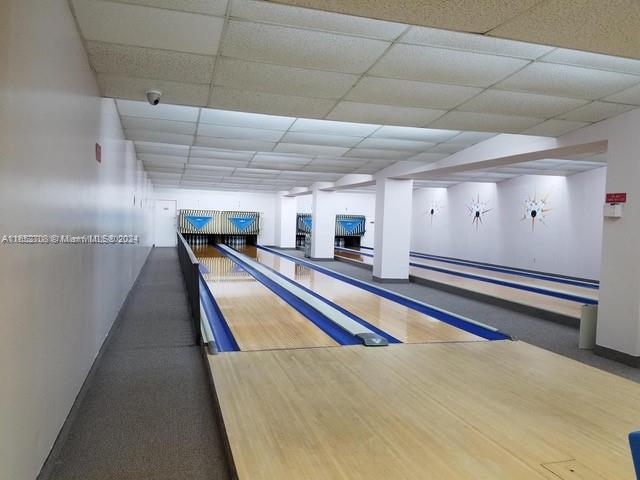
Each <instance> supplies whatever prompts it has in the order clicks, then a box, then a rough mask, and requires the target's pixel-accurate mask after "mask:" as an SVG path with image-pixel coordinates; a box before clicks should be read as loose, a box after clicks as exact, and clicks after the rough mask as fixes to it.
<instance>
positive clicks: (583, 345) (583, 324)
mask: <svg viewBox="0 0 640 480" xmlns="http://www.w3.org/2000/svg"><path fill="white" fill-rule="evenodd" d="M597 326H598V305H583V306H582V311H581V312H580V340H579V342H578V348H580V349H583V350H593V348H594V347H595V346H596V329H597Z"/></svg>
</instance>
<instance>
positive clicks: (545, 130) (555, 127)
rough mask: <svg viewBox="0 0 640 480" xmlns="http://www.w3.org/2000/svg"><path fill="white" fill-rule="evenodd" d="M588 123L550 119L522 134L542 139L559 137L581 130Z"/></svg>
mask: <svg viewBox="0 0 640 480" xmlns="http://www.w3.org/2000/svg"><path fill="white" fill-rule="evenodd" d="M586 125H589V124H588V123H583V122H568V121H566V120H556V119H551V120H547V121H545V122H542V123H540V124H538V125H535V126H533V127H531V128H528V129H527V130H525V131H523V132H522V133H523V134H525V135H540V136H543V137H559V136H560V135H563V134H565V133H568V132H571V131H573V130H577V129H578V128H582V127H584V126H586Z"/></svg>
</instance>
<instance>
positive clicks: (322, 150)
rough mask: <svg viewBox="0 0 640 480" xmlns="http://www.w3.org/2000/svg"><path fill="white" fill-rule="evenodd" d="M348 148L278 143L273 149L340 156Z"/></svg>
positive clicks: (275, 150) (276, 150) (304, 153)
mask: <svg viewBox="0 0 640 480" xmlns="http://www.w3.org/2000/svg"><path fill="white" fill-rule="evenodd" d="M348 150H349V149H348V148H345V147H330V146H326V145H303V144H298V143H279V144H278V145H277V147H276V148H275V149H274V150H273V151H274V152H280V153H300V154H302V155H314V156H315V155H329V156H338V157H339V156H340V155H343V154H345V153H346V152H347V151H348Z"/></svg>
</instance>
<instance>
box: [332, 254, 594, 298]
mask: <svg viewBox="0 0 640 480" xmlns="http://www.w3.org/2000/svg"><path fill="white" fill-rule="evenodd" d="M336 250H344V249H343V248H340V247H336ZM346 251H347V252H351V253H353V250H346ZM359 254H360V255H364V256H367V257H373V255H370V254H368V253H362V252H359ZM409 265H411V266H412V267H417V268H422V269H424V270H431V271H434V272H439V273H446V274H447V275H455V276H457V277H463V278H470V279H472V280H478V281H480V282H487V283H493V284H495V285H501V286H503V287H509V288H516V289H518V290H525V291H527V292H533V293H539V294H541V295H547V296H549V297H556V298H562V299H563V300H569V301H572V302H578V303H582V304H587V305H597V304H598V301H597V300H594V299H592V298H587V297H581V296H579V295H574V294H572V293H566V292H556V291H553V290H546V289H544V288H539V287H533V286H530V285H522V284H518V283H512V282H509V281H506V280H498V279H496V278H487V277H482V276H480V275H474V274H472V273H463V272H455V271H453V270H447V269H446V268H439V267H432V266H430V265H423V264H421V263H414V262H409Z"/></svg>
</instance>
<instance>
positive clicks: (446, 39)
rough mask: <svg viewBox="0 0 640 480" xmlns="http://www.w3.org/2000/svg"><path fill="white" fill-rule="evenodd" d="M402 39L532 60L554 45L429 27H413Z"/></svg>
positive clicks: (403, 41)
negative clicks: (548, 45)
mask: <svg viewBox="0 0 640 480" xmlns="http://www.w3.org/2000/svg"><path fill="white" fill-rule="evenodd" d="M400 41H401V42H402V43H414V44H417V45H430V46H433V47H445V48H454V49H457V50H466V51H469V52H476V53H488V54H495V55H504V56H508V57H519V58H527V59H531V60H533V59H536V58H538V57H540V56H542V55H544V54H545V53H548V52H550V51H552V50H553V47H547V46H544V45H536V44H533V43H525V42H516V41H513V40H505V39H502V38H494V37H488V36H485V35H473V34H469V33H460V32H452V31H449V30H438V29H435V28H427V27H411V29H410V30H409V31H408V32H407V33H406V34H405V35H403V36H402V38H401V40H400Z"/></svg>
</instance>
